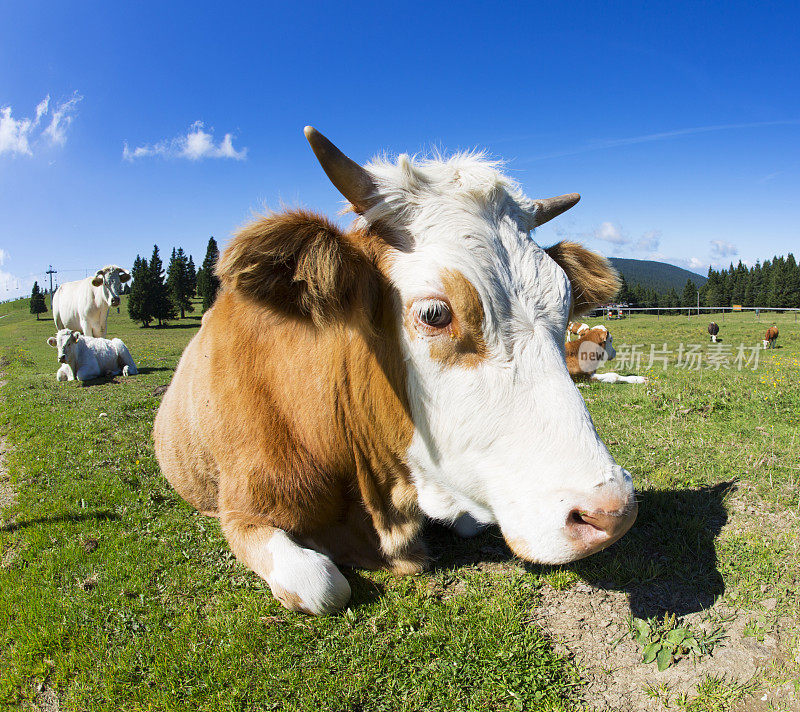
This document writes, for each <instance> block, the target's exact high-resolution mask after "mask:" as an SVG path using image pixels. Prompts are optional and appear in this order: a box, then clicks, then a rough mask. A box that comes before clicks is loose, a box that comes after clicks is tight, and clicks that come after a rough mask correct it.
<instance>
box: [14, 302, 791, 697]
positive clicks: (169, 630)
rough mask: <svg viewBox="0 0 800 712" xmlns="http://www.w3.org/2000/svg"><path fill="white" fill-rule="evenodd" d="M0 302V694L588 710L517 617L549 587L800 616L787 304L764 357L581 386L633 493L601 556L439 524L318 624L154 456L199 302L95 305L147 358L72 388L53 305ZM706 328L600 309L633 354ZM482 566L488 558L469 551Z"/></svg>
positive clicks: (701, 336) (568, 666) (665, 605)
mask: <svg viewBox="0 0 800 712" xmlns="http://www.w3.org/2000/svg"><path fill="white" fill-rule="evenodd" d="M17 304H19V303H17ZM2 314H8V315H9V316H7V317H5V318H2V319H0V354H1V355H2V358H3V364H4V366H3V370H4V371H5V378H6V379H7V380H8V383H7V384H6V385H5V386H4V387H3V389H2V391H1V392H0V397H1V398H2V402H3V408H2V411H0V432H2V433H4V434H5V435H6V437H7V438H8V441H9V443H8V444H9V445H10V449H9V450H8V451H7V453H6V461H7V465H8V467H9V470H10V472H11V473H12V476H13V478H14V485H15V488H16V492H17V502H16V504H15V505H14V507H13V510H11V511H6V512H5V513H3V514H2V516H3V524H2V525H0V561H1V565H0V704H2V705H4V706H5V707H7V708H16V707H18V706H19V705H20V704H21V703H23V702H24V701H25V700H30V699H32V698H33V697H34V696H35V691H36V685H37V684H40V683H42V682H43V681H47V685H49V686H50V687H51V688H52V689H54V690H56V691H57V692H58V695H59V697H60V700H61V703H62V707H65V708H68V709H73V708H74V709H79V710H145V709H178V710H182V709H186V710H189V709H192V710H206V709H207V710H270V709H281V710H319V709H333V710H359V709H363V710H384V709H385V710H419V709H430V710H434V709H435V710H471V709H475V710H478V709H480V710H516V709H543V710H570V709H576V708H581V707H582V703H581V699H582V690H583V686H584V682H583V681H582V678H581V671H580V667H579V666H578V665H576V663H575V662H574V661H572V660H571V659H569V658H568V657H564V656H563V655H560V654H559V653H557V652H556V649H555V648H554V647H553V645H552V643H551V641H550V638H549V636H548V635H547V634H546V633H545V632H544V631H542V630H541V629H540V628H539V627H538V626H537V625H535V624H533V623H532V622H531V620H532V618H533V617H534V616H533V613H534V612H535V610H536V608H537V605H538V600H539V591H540V589H541V588H542V586H544V585H549V586H552V587H553V588H556V589H558V590H565V589H569V588H570V587H572V586H574V585H575V583H576V582H578V581H580V580H585V581H588V582H590V583H592V584H595V585H598V586H601V587H606V588H616V589H622V590H625V591H628V592H629V593H630V602H631V609H632V613H633V614H634V615H636V616H637V617H640V618H649V617H652V616H655V615H661V614H662V613H664V612H674V613H677V614H678V615H681V614H682V613H685V612H688V611H691V610H697V609H698V605H703V606H706V605H710V604H712V603H714V602H715V601H717V600H719V599H720V597H722V598H724V599H726V600H730V601H732V602H734V601H735V603H736V605H737V606H740V607H746V606H748V605H753V604H754V603H755V602H757V601H759V600H761V599H763V598H766V597H770V596H772V597H776V598H777V599H778V605H777V607H776V609H775V611H773V612H772V613H771V614H770V615H771V616H773V617H775V618H777V617H778V616H779V615H783V614H786V613H789V614H794V613H796V610H797V609H796V606H797V594H796V590H797V584H796V578H795V577H796V576H797V565H798V536H797V531H796V529H795V528H792V527H788V526H787V527H781V526H780V524H781V522H782V521H784V518H786V521H787V522H788V521H790V520H789V519H788V518H787V517H788V516H789V513H794V512H797V511H798V507H799V506H800V503H799V501H798V497H799V496H800V487H798V486H797V485H798V479H800V454H799V453H800V448H798V445H799V444H800V443H798V442H797V433H798V423H800V419H799V414H800V379H798V371H799V370H800V369H799V368H798V363H799V362H798V358H799V357H800V328H799V327H798V325H796V324H795V323H794V321H793V317H792V316H791V315H780V316H778V317H776V318H777V320H778V325H779V326H780V328H781V333H782V335H781V338H780V340H779V344H780V346H781V348H779V349H776V350H774V351H768V352H761V353H760V359H761V363H760V367H759V369H758V370H757V371H742V372H738V371H736V370H732V371H724V370H722V371H719V372H718V371H713V370H708V371H706V370H703V371H700V372H694V371H692V372H688V371H685V370H681V369H677V368H673V367H671V368H669V369H668V370H667V371H666V372H662V371H660V370H658V371H655V372H653V373H652V374H651V375H652V376H653V379H652V381H651V383H649V384H648V385H647V386H627V385H619V386H609V385H602V384H596V385H592V386H590V387H587V388H586V389H583V390H582V393H583V395H584V397H585V398H586V400H587V402H588V404H589V408H590V410H591V411H592V415H593V417H594V419H595V423H596V425H597V427H598V430H599V431H600V433H601V435H602V436H603V438H604V439H605V441H606V443H607V444H608V445H609V448H610V449H611V451H612V453H613V454H614V456H615V457H616V458H617V460H618V461H619V462H620V463H621V464H623V465H624V466H626V467H628V469H630V470H631V471H632V472H633V474H634V478H635V480H636V482H637V488H638V489H639V490H640V492H641V505H640V517H639V520H638V522H637V524H636V525H635V527H634V529H633V530H632V531H631V532H630V533H629V535H628V536H626V537H625V538H624V539H623V540H621V541H620V542H619V544H617V545H615V546H614V547H612V548H611V549H610V550H608V551H606V552H603V553H601V554H599V555H596V556H594V557H591V558H590V559H587V560H585V561H581V562H576V563H575V564H573V565H570V566H563V567H537V566H520V565H517V564H514V563H513V562H511V564H509V565H504V564H503V565H500V564H502V562H504V561H506V560H508V558H509V555H508V553H507V550H505V548H504V546H503V544H502V541H501V539H500V538H499V537H498V535H497V533H496V532H494V531H490V532H488V533H486V534H484V535H483V536H481V537H479V538H478V539H476V540H473V541H470V542H463V541H461V540H458V539H457V538H455V537H453V536H452V535H450V534H449V533H446V532H444V531H442V530H441V529H440V528H436V527H434V528H433V529H432V531H431V532H430V537H431V542H432V549H433V551H434V553H435V554H437V556H438V557H439V558H438V561H437V565H436V567H435V569H434V570H433V571H431V572H430V573H426V574H423V575H420V576H416V577H393V576H390V575H388V574H384V573H367V572H347V576H348V579H349V580H350V583H351V586H352V588H353V592H354V593H353V599H352V601H351V604H350V608H349V610H348V611H347V612H346V613H345V614H344V615H341V616H335V617H329V618H320V619H313V618H309V617H306V616H302V615H298V614H292V613H289V612H287V611H285V610H283V609H282V608H281V607H280V606H279V605H278V604H277V603H276V602H275V601H274V599H273V598H272V596H271V594H270V591H269V588H268V586H267V585H266V583H264V582H262V581H261V580H260V579H258V577H256V576H255V575H254V574H252V573H251V572H250V571H248V570H247V569H246V568H245V567H243V566H242V565H240V564H239V563H238V562H236V561H235V559H233V557H232V555H231V554H230V552H229V551H228V548H227V546H226V544H225V541H224V539H223V538H222V536H221V534H220V531H219V526H218V524H217V522H216V521H215V520H213V519H208V518H204V517H201V516H199V515H197V514H196V513H195V512H194V511H193V510H192V509H191V508H190V507H189V506H188V505H186V504H185V503H183V501H182V500H181V499H180V498H179V497H178V496H177V495H176V494H175V493H174V492H173V491H172V490H171V489H170V488H169V486H168V485H167V483H166V481H165V480H164V479H163V477H162V476H161V474H160V472H159V469H158V466H157V463H156V460H155V458H154V455H153V448H152V442H151V436H150V431H151V428H152V422H153V417H154V414H155V411H156V409H157V407H158V403H159V399H158V397H157V396H155V395H153V389H154V388H155V387H156V386H158V385H162V384H166V383H168V382H169V380H170V378H171V375H172V371H173V369H174V367H175V365H176V363H177V359H178V358H179V356H180V353H181V351H182V350H183V347H184V346H185V344H186V343H187V342H188V340H189V338H191V336H192V335H193V334H194V333H195V331H196V329H197V327H198V326H199V318H198V315H196V314H195V315H193V317H192V318H187V319H185V320H182V321H180V322H179V323H178V325H179V326H180V327H182V328H172V329H140V328H138V326H137V325H135V324H133V323H131V322H130V320H128V318H127V316H126V314H125V308H124V305H123V309H122V314H120V315H117V314H116V313H114V312H113V311H112V314H111V315H110V320H109V333H110V334H111V335H114V336H116V335H119V336H120V337H121V338H123V340H124V341H125V342H126V344H127V345H128V347H129V348H130V350H131V352H132V354H133V355H134V358H135V359H136V362H137V365H138V366H139V367H140V369H141V371H142V373H141V375H139V376H136V377H132V378H128V379H122V378H118V379H115V380H114V381H111V382H104V383H100V384H97V385H93V386H89V387H86V386H81V385H80V384H79V383H77V382H70V383H57V382H56V380H55V372H56V370H57V363H56V359H55V352H54V350H53V349H51V348H49V347H48V346H47V345H46V344H45V339H46V338H47V337H48V336H50V335H52V333H53V332H54V327H53V326H52V321H51V320H44V319H43V320H42V321H40V322H37V321H36V320H35V318H34V317H33V316H31V315H29V314H28V313H27V306H25V307H24V308H21V307H19V306H14V305H9V304H4V305H0V315H2ZM47 316H49V315H47ZM718 321H719V322H720V326H721V328H722V332H721V336H722V337H723V339H724V340H725V341H724V343H725V344H736V345H738V344H739V342H740V341H741V342H744V343H747V344H753V343H757V342H758V340H759V339H760V338H761V334H762V332H763V331H764V330H765V329H766V326H767V323H766V321H765V320H764V319H762V321H761V322H756V321H755V318H754V316H753V315H752V314H744V315H735V316H732V315H726V316H725V322H724V323H723V322H722V321H721V320H718ZM707 322H708V319H707V318H706V317H705V316H704V317H701V318H700V319H696V318H692V319H691V320H687V319H686V317H685V316H684V317H661V318H660V319H656V318H655V317H634V318H632V319H629V320H624V321H621V322H615V323H613V325H609V326H611V328H612V330H613V331H612V333H613V334H614V341H615V345H616V346H617V347H619V346H620V345H621V344H623V343H626V342H627V343H641V344H645V345H646V348H647V350H648V352H649V345H650V344H651V343H655V344H657V345H658V346H659V347H660V346H661V344H662V343H663V342H667V344H668V345H669V346H670V347H671V348H676V347H677V343H678V342H680V341H682V340H683V341H686V342H696V343H701V344H703V345H704V348H705V344H706V341H707V339H708V337H707V336H706V335H705V326H706V324H707ZM646 361H647V359H646V358H645V364H644V365H646ZM734 498H735V499H736V501H737V502H739V503H743V504H742V506H744V507H745V508H744V509H743V510H742V512H741V513H737V512H734V511H733V501H734ZM747 507H752V508H753V509H754V511H755V513H754V514H752V516H751V515H750V514H748V511H749V510H748V509H747ZM764 517H769V522H772V524H771V525H770V526H762V524H763V523H764V521H766V520H764ZM791 521H793V520H791ZM726 522H730V523H732V524H733V523H735V524H737V526H735V527H731V526H729V527H726V528H725V529H724V530H723V526H724V525H725V524H726ZM487 559H488V560H490V561H492V562H495V563H498V565H497V566H484V565H480V563H479V562H482V561H484V562H485V561H486V560H487ZM476 562H478V563H476ZM768 624H770V621H766V620H765V621H764V625H768ZM652 667H653V668H654V666H652ZM654 674H656V673H654ZM654 679H655V678H654ZM697 682H698V685H699V686H700V687H699V688H698V691H697V692H698V694H700V693H702V691H703V690H711V688H712V687H713V697H714V705H715V706H714V709H720V710H724V709H728V708H729V705H730V704H733V701H734V700H735V699H736V697H737V694H738V693H737V692H736V691H737V690H738V689H739V688H738V687H737V685H738V684H739V683H738V682H736V681H735V680H731V682H730V683H727V682H726V681H725V680H716V679H715V680H713V681H708V680H705V681H703V680H699V679H698V681H697ZM712 683H713V684H712ZM703 686H705V687H703ZM708 694H711V693H710V692H709V693H708ZM687 699H688V698H687ZM692 699H694V698H692ZM683 704H684V705H695V703H694V702H690V701H684V702H683ZM694 708H695V707H691V709H694ZM698 709H699V707H698Z"/></svg>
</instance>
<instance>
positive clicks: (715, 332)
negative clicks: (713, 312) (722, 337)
mask: <svg viewBox="0 0 800 712" xmlns="http://www.w3.org/2000/svg"><path fill="white" fill-rule="evenodd" d="M708 335H709V336H710V337H711V343H713V344H716V343H717V336H719V324H717V322H715V321H712V322H711V323H710V324H709V325H708Z"/></svg>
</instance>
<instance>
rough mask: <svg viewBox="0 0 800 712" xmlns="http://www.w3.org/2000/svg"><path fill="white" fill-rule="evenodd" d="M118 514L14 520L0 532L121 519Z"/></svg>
mask: <svg viewBox="0 0 800 712" xmlns="http://www.w3.org/2000/svg"><path fill="white" fill-rule="evenodd" d="M121 518H122V517H120V515H119V514H117V513H116V512H112V511H110V510H107V509H101V510H98V511H96V512H81V513H75V514H54V515H52V516H49V517H34V518H33V519H23V520H21V521H18V520H14V521H11V522H9V523H8V524H3V525H2V526H0V532H15V531H17V530H18V529H27V528H28V527H34V526H38V525H40V524H41V525H45V526H47V525H48V524H59V523H61V522H86V521H101V522H104V521H110V520H117V519H121Z"/></svg>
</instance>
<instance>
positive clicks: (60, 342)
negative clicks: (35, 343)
mask: <svg viewBox="0 0 800 712" xmlns="http://www.w3.org/2000/svg"><path fill="white" fill-rule="evenodd" d="M80 336H81V333H80V332H79V331H71V330H70V329H61V330H60V331H59V332H58V333H57V334H56V335H55V336H51V337H50V338H49V339H47V343H48V344H49V345H50V346H53V347H55V348H56V349H58V362H59V363H68V364H73V363H74V362H75V358H74V349H75V344H77V343H78V339H79V338H80Z"/></svg>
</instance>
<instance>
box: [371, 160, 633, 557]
mask: <svg viewBox="0 0 800 712" xmlns="http://www.w3.org/2000/svg"><path fill="white" fill-rule="evenodd" d="M368 168H369V169H370V172H371V173H372V174H373V175H374V176H375V177H376V179H377V182H378V185H379V186H380V187H381V189H382V191H385V201H384V202H383V203H382V204H380V205H379V206H378V207H376V208H373V209H372V210H371V211H368V212H367V213H366V214H365V220H366V221H367V222H369V221H370V220H374V219H381V220H383V221H384V224H386V223H387V222H388V221H391V226H392V228H393V230H394V233H395V235H396V236H397V241H398V244H399V249H397V250H394V251H393V252H392V253H391V254H390V256H389V258H388V263H389V266H388V268H387V270H388V272H389V276H390V279H391V281H392V283H393V284H394V285H395V287H396V288H397V290H398V292H399V296H400V302H401V310H402V316H401V319H402V328H401V334H402V344H403V348H404V350H405V353H406V361H407V364H408V390H409V399H410V406H411V410H412V417H413V420H414V423H415V426H416V432H415V435H414V439H413V442H412V445H411V447H410V449H409V452H408V463H409V466H410V468H411V471H412V474H413V476H414V478H415V481H416V484H417V488H418V493H419V502H420V506H421V507H422V509H423V510H424V511H425V512H426V513H427V514H428V515H430V516H432V517H434V518H438V519H444V520H455V519H456V517H458V516H459V515H461V514H462V513H465V512H466V513H469V514H471V515H472V516H473V517H474V518H475V519H477V520H479V521H482V522H497V523H498V524H499V525H500V528H501V529H502V531H503V534H504V536H505V538H506V540H507V541H508V542H509V544H510V545H511V547H512V548H513V549H514V551H515V552H516V553H518V554H519V555H520V556H523V557H524V558H526V559H529V560H533V561H540V562H544V563H560V562H566V561H571V560H574V559H576V558H579V557H580V556H584V555H586V554H588V553H591V552H592V551H596V550H598V549H599V548H603V546H604V545H607V544H608V543H611V541H613V540H614V539H615V538H618V537H617V536H616V533H618V535H619V536H621V534H622V533H624V531H626V530H627V528H628V527H629V526H630V523H631V522H632V516H629V515H630V512H631V510H632V509H633V508H634V507H635V505H634V503H633V500H632V495H633V485H632V481H631V478H630V475H629V474H628V473H627V472H626V471H625V470H623V469H622V468H621V467H619V466H618V465H617V464H616V463H615V462H614V459H613V458H612V457H611V455H610V453H609V452H608V450H607V449H606V447H605V445H604V444H603V443H602V442H601V440H600V438H599V437H598V435H597V432H596V431H595V428H594V425H593V423H592V420H591V417H590V416H589V413H588V411H587V410H586V406H585V404H584V401H583V399H582V397H581V395H580V393H579V392H578V390H577V389H576V387H575V385H574V384H573V382H572V380H571V378H570V376H569V373H568V372H567V368H566V364H565V360H564V345H563V340H564V336H563V335H564V331H565V329H566V325H567V318H568V314H569V307H570V300H571V290H570V284H569V281H568V279H567V277H566V275H565V273H564V271H563V270H562V269H561V267H559V266H558V265H557V264H556V263H555V262H554V261H553V260H552V259H551V258H550V256H549V255H548V254H547V253H546V252H545V251H544V250H542V249H541V248H540V247H539V246H538V245H537V244H536V243H535V242H534V241H533V240H532V239H531V238H530V236H529V231H528V225H529V218H530V216H529V215H527V214H526V213H525V212H524V210H522V209H521V208H520V204H521V203H522V204H524V202H523V201H524V197H523V196H521V194H517V193H515V188H514V186H513V185H511V184H510V183H508V182H506V181H505V179H503V178H502V176H500V175H499V174H498V173H497V172H496V170H495V167H494V166H492V165H491V164H488V163H486V162H485V161H481V160H478V159H476V158H474V157H460V158H458V159H453V160H451V161H450V162H447V163H445V162H435V163H434V162H432V164H430V165H428V166H423V167H421V168H419V169H417V170H414V169H412V168H411V167H410V165H409V164H408V162H407V161H405V160H404V159H403V157H401V159H400V161H399V162H398V165H397V166H393V165H390V164H377V165H376V164H372V165H370V166H368ZM426 169H427V170H426ZM401 204H402V205H403V210H402V212H399V211H397V206H399V205H401ZM392 209H393V212H389V211H390V210H392ZM448 315H449V318H448ZM609 345H610V344H609ZM584 515H585V516H584ZM595 515H597V516H595ZM606 515H608V516H610V517H612V521H613V522H614V523H615V525H614V526H616V522H618V521H619V522H622V521H623V519H624V520H625V522H626V524H627V525H626V526H624V527H623V526H622V525H620V527H618V528H617V529H619V532H617V529H614V532H615V536H605V529H603V527H605V526H606V524H607V523H608V522H607V521H606V520H604V519H603V517H604V516H606ZM613 517H617V519H613ZM601 520H602V522H601ZM597 522H601V523H602V527H601V525H600V524H597ZM610 526H611V525H609V527H610ZM606 528H608V527H606ZM612 528H613V527H612ZM601 530H602V531H601ZM609 531H610V529H609Z"/></svg>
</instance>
